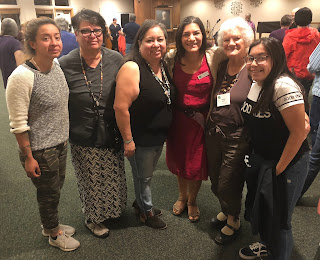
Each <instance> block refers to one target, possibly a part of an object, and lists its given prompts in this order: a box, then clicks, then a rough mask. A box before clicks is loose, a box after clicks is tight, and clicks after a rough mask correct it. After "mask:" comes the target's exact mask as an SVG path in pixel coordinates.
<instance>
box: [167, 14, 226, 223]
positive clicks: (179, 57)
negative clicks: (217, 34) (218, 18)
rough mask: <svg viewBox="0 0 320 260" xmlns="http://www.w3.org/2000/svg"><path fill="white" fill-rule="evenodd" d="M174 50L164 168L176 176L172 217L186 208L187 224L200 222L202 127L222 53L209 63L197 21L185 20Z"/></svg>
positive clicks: (204, 173) (204, 177)
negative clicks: (174, 90) (173, 88)
mask: <svg viewBox="0 0 320 260" xmlns="http://www.w3.org/2000/svg"><path fill="white" fill-rule="evenodd" d="M176 44H177V49H176V50H172V51H171V52H169V53H168V55H167V56H166V61H167V63H168V67H169V73H171V76H172V78H173V81H174V83H175V85H176V88H177V90H178V97H177V100H176V105H175V109H174V111H173V122H172V125H171V128H170V131H169V134H168V137H167V165H168V168H169V170H170V171H171V172H172V173H173V174H176V175H177V179H178V187H179V197H178V200H177V201H176V203H175V204H174V205H173V214H174V215H180V214H181V213H182V212H183V211H184V209H185V207H186V205H187V206H188V216H189V220H190V221H191V222H196V221H198V220H199V218H200V211H199V208H198V206H197V203H196V199H197V194H198V192H199V189H200V186H201V182H202V180H207V178H208V170H207V158H206V151H205V145H204V143H205V142H204V123H205V119H206V117H207V114H208V110H209V103H210V94H211V91H212V86H213V84H214V81H215V78H216V71H217V65H218V63H220V61H221V60H222V59H224V55H223V53H221V54H220V55H217V59H216V56H215V59H214V61H213V54H214V53H215V50H216V48H215V47H213V48H211V49H207V50H206V45H207V43H206V33H205V28H204V25H203V23H202V22H201V20H200V19H199V18H197V17H194V16H188V17H186V18H185V19H184V20H183V21H182V23H181V24H180V26H179V28H178V30H177V34H176Z"/></svg>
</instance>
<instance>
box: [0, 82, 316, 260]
mask: <svg viewBox="0 0 320 260" xmlns="http://www.w3.org/2000/svg"><path fill="white" fill-rule="evenodd" d="M4 96H5V91H4V89H3V86H2V85H1V86H0V133H1V134H0V154H1V156H0V223H1V227H0V241H1V242H0V259H27V260H28V259H32V260H38V259H81V260H82V259H95V260H98V259H114V260H118V259H119V260H120V259H127V260H128V259H133V260H135V259H137V260H140V259H141V260H144V259H177V260H180V259H197V260H198V259H199V260H200V259H203V260H209V259H210V260H233V259H240V258H239V257H238V250H239V248H241V247H243V246H246V245H248V244H249V243H251V242H255V241H256V240H257V239H258V237H255V236H253V235H252V234H251V229H250V225H249V223H247V222H245V221H244V220H243V217H242V216H241V221H242V232H241V234H240V237H239V238H238V239H237V241H235V242H234V243H232V244H230V245H228V246H217V245H216V244H215V243H214V241H213V238H214V237H215V235H216V234H217V231H216V230H213V229H212V228H211V227H210V223H209V221H210V219H211V217H212V216H213V215H215V214H217V213H218V212H219V206H218V201H217V199H216V198H215V197H214V195H213V194H212V192H211V190H210V183H209V181H206V182H203V185H202V187H201V190H200V193H199V197H198V205H199V208H200V211H201V220H200V221H199V222H198V223H195V224H193V223H190V222H189V221H188V219H187V213H184V214H183V215H182V216H181V217H176V216H173V215H172V214H171V208H172V204H173V203H174V202H175V200H176V198H177V185H176V179H175V177H174V176H173V175H172V174H171V173H170V172H169V171H168V169H167V167H166V164H165V149H164V152H163V154H162V156H161V158H160V161H159V163H158V166H157V170H156V172H155V173H154V178H153V186H152V194H153V202H154V205H155V206H157V207H159V208H161V209H162V210H163V213H164V214H163V217H162V219H163V220H164V221H166V223H167V225H168V228H167V229H166V230H162V231H159V230H153V229H151V228H149V227H146V226H144V225H142V224H140V223H139V220H138V219H137V218H136V217H135V216H134V214H133V210H132V208H131V203H132V202H133V200H134V195H133V183H132V177H131V172H130V169H129V168H128V163H126V170H127V184H128V206H127V208H126V210H125V211H124V212H123V216H122V217H121V218H120V219H118V220H114V221H109V222H108V223H107V226H108V227H109V228H110V230H111V233H110V236H109V237H108V238H106V239H99V238H95V237H94V236H92V235H91V234H90V232H89V231H88V230H87V229H86V228H85V226H84V219H83V215H82V213H81V210H80V201H79V197H78V191H77V187H76V179H75V176H74V173H73V168H72V165H71V162H70V157H69V160H68V166H67V177H66V181H65V185H64V187H63V190H62V198H61V201H60V208H59V210H60V220H61V222H62V223H65V224H70V225H72V226H74V227H75V228H76V229H77V233H76V234H75V235H74V237H75V238H76V239H78V240H79V241H80V243H81V246H80V248H79V249H77V250H76V251H74V252H62V251H60V250H59V249H56V248H53V247H51V246H50V245H49V244H48V239H46V238H44V237H42V235H41V228H40V220H39V214H38V209H37V203H36V197H35V188H34V187H33V185H32V184H31V181H30V180H29V178H27V177H26V174H25V172H24V170H23V169H22V167H21V165H20V162H19V160H18V153H17V145H16V142H15V138H14V136H13V135H12V134H11V133H10V132H9V121H8V114H7V109H6V104H5V97H4ZM319 184H320V177H318V178H317V179H316V181H315V182H314V184H313V186H312V187H311V188H310V190H309V191H308V192H307V193H306V195H305V197H304V198H303V199H302V200H301V204H302V205H303V206H298V207H297V208H296V209H295V213H294V216H293V232H294V240H295V245H294V250H293V254H292V258H291V259H293V260H312V259H313V258H314V256H315V254H316V251H317V247H318V244H319V242H320V230H319V225H320V216H318V215H317V214H316V208H315V206H316V204H317V201H318V198H319V197H320V192H319ZM244 194H245V190H244Z"/></svg>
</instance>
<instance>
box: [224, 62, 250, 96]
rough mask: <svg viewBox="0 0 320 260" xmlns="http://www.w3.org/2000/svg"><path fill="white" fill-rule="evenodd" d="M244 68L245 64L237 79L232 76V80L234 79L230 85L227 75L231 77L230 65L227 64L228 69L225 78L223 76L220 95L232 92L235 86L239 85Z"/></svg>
mask: <svg viewBox="0 0 320 260" xmlns="http://www.w3.org/2000/svg"><path fill="white" fill-rule="evenodd" d="M244 67H245V64H244V65H243V66H242V67H241V69H240V71H239V72H238V73H237V75H236V76H235V77H234V76H230V78H233V79H232V81H231V82H230V83H229V84H228V81H229V80H227V75H229V74H228V68H229V63H228V64H227V68H226V71H225V73H224V76H223V81H222V83H221V87H220V90H219V94H225V93H228V92H229V91H230V90H231V88H232V87H233V86H234V84H236V83H237V81H238V77H239V74H240V72H241V71H242V69H243V68H244Z"/></svg>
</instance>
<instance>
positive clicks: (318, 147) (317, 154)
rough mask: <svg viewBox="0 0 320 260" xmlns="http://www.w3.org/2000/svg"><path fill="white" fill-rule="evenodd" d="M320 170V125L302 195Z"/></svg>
mask: <svg viewBox="0 0 320 260" xmlns="http://www.w3.org/2000/svg"><path fill="white" fill-rule="evenodd" d="M319 170H320V127H318V130H317V135H316V138H315V143H314V144H313V146H312V150H311V153H310V159H309V169H308V174H307V178H306V181H305V182H304V186H303V189H302V192H301V197H302V196H303V195H304V194H305V192H306V191H307V190H308V189H309V187H310V186H311V184H312V183H313V181H314V179H315V178H316V177H317V175H318V172H319Z"/></svg>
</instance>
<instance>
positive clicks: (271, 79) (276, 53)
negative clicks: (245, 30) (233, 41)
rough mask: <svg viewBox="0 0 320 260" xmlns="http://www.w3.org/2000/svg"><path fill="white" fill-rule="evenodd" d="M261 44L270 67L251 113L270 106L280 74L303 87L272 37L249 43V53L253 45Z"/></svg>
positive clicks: (276, 41)
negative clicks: (270, 62)
mask: <svg viewBox="0 0 320 260" xmlns="http://www.w3.org/2000/svg"><path fill="white" fill-rule="evenodd" d="M259 44H262V45H263V46H264V48H265V50H266V52H267V54H268V55H269V57H270V58H271V61H272V68H271V71H270V73H269V75H268V76H267V77H266V78H265V80H264V81H263V83H262V89H261V92H260V94H259V97H258V101H257V104H256V105H255V106H254V108H253V109H252V113H257V112H259V111H260V112H266V111H268V110H270V109H271V108H272V104H273V94H274V85H275V82H276V80H277V79H278V78H279V77H281V76H288V77H290V78H291V79H292V80H293V81H294V82H295V83H296V84H297V85H298V86H299V87H300V89H301V91H302V92H303V88H302V86H301V84H300V83H299V81H297V79H296V78H295V76H294V75H293V74H292V73H291V72H290V70H289V69H288V66H287V60H286V55H285V52H284V49H283V47H282V44H281V43H280V42H279V41H278V40H276V39H274V38H272V37H271V38H261V39H259V40H257V41H255V42H253V43H252V44H251V45H250V48H249V54H250V51H251V49H252V48H253V47H255V46H257V45H259Z"/></svg>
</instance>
